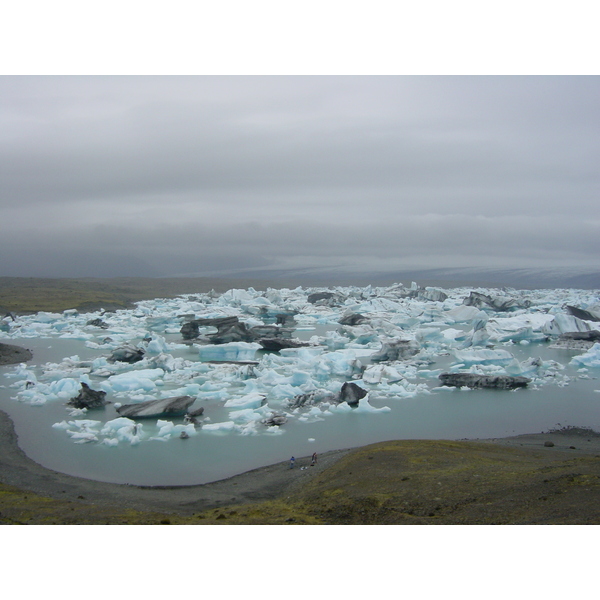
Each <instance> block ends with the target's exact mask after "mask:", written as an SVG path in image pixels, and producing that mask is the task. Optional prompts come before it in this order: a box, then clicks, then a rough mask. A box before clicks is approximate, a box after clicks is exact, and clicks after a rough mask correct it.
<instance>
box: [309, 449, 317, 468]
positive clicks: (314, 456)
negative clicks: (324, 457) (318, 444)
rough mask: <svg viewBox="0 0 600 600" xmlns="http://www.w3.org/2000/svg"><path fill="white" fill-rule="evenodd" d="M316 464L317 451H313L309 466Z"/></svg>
mask: <svg viewBox="0 0 600 600" xmlns="http://www.w3.org/2000/svg"><path fill="white" fill-rule="evenodd" d="M316 464H317V453H316V452H313V455H312V458H311V461H310V466H311V467H314V466H315V465H316Z"/></svg>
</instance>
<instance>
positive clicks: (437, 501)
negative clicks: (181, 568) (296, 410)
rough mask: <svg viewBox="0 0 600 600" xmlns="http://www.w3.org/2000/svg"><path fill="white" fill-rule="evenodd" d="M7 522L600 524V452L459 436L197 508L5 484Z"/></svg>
mask: <svg viewBox="0 0 600 600" xmlns="http://www.w3.org/2000/svg"><path fill="white" fill-rule="evenodd" d="M0 513H1V514H0V522H1V523H4V524H11V523H13V524H27V523H28V524H146V525H148V524H157V525H158V524H170V525H192V524H193V525H217V524H221V525H226V524H231V525H261V524H262V525H267V524H269V525H283V524H286V525H292V524H346V525H348V524H351V525H362V524H366V525H394V524H414V525H424V524H437V525H441V524H486V525H488V524H598V523H600V457H597V456H594V455H587V456H581V455H577V456H572V457H571V456H570V455H569V454H568V453H567V452H565V451H554V449H550V448H543V447H540V448H518V447H507V446H502V445H496V444H489V443H477V442H451V441H411V440H402V441H396V442H383V443H380V444H374V445H371V446H367V447H365V448H361V449H358V450H356V451H353V452H351V453H350V454H348V455H347V456H345V457H344V458H342V459H341V460H339V461H338V462H337V463H335V464H334V465H333V466H331V467H329V468H328V469H325V470H323V471H322V472H320V473H319V474H317V475H316V476H315V477H312V478H311V479H310V480H309V481H307V482H305V483H303V484H302V486H300V487H298V488H297V489H295V490H294V491H293V492H291V493H290V492H288V493H287V495H286V496H285V497H281V498H277V499H275V500H271V501H268V502H258V503H253V504H243V505H230V506H222V507H219V508H215V509H211V510H207V511H204V512H201V513H197V514H194V515H191V516H183V515H177V514H173V513H157V512H143V511H132V510H128V511H123V510H120V509H119V508H118V507H98V506H94V505H92V504H89V503H88V502H86V500H85V498H81V499H80V500H78V501H77V502H73V501H62V500H55V499H49V498H42V497H40V496H37V495H35V494H31V493H28V492H25V491H22V490H18V489H16V488H11V487H9V486H0Z"/></svg>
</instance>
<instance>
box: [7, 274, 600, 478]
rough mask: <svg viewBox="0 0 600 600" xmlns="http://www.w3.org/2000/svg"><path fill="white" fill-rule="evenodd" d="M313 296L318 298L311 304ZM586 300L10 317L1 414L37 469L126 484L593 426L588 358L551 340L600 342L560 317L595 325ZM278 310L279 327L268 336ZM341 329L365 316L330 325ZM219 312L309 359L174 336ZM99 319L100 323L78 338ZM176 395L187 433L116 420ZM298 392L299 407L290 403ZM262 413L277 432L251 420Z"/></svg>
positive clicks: (597, 355) (243, 299) (588, 349)
mask: <svg viewBox="0 0 600 600" xmlns="http://www.w3.org/2000/svg"><path fill="white" fill-rule="evenodd" d="M474 290H475V291H476V292H477V293H478V294H480V295H482V297H484V301H482V300H481V298H479V299H478V298H477V297H476V296H473V295H472V294H471V292H473V291H474ZM316 292H325V297H323V298H321V299H320V300H319V299H317V300H315V298H316V296H312V297H311V294H315V293H316ZM309 298H311V300H312V301H309ZM485 298H489V299H495V300H496V303H495V304H494V303H486V301H485ZM598 300H599V298H598V292H597V291H594V290H513V289H503V290H499V289H483V288H455V289H445V290H441V288H436V289H432V288H419V287H418V286H417V285H416V284H413V285H411V286H409V287H405V286H402V285H401V284H396V285H394V286H389V287H381V288H375V287H366V288H358V287H339V288H332V289H328V290H325V289H324V288H296V289H281V290H275V289H269V290H267V291H257V290H254V289H252V288H250V289H248V290H230V291H228V292H226V293H224V294H214V293H213V294H186V295H184V296H181V297H179V298H175V299H155V300H149V301H143V302H139V303H137V305H136V307H135V308H134V309H131V310H119V311H116V312H107V313H104V312H103V311H98V312H96V313H86V314H80V313H78V312H77V311H65V312H64V313H60V314H53V313H37V314H36V315H29V316H19V317H18V318H17V319H16V320H14V321H13V320H12V319H10V318H8V317H7V318H5V319H3V320H2V329H1V330H0V341H2V342H4V343H10V344H16V345H20V346H23V347H26V348H29V349H30V350H32V352H33V360H32V361H30V362H29V363H27V364H22V365H13V366H7V367H0V408H1V409H2V410H4V411H5V412H7V413H8V414H9V415H10V417H11V418H12V420H13V422H14V423H15V429H16V432H17V435H18V437H19V445H20V447H21V448H22V449H23V450H24V451H25V453H26V454H27V455H28V456H29V457H30V458H32V459H33V460H35V461H36V462H38V463H40V464H42V465H43V466H45V467H48V468H51V469H54V470H56V471H60V472H64V473H68V474H71V475H76V476H81V477H86V478H90V479H96V480H100V481H107V482H115V483H129V484H135V485H191V484H198V483H206V482H210V481H215V480H218V479H223V478H225V477H229V476H231V475H235V474H237V473H241V472H244V471H248V470H250V469H253V468H257V467H261V466H264V465H267V464H272V463H275V462H279V461H286V460H288V459H289V458H290V457H291V456H292V455H294V456H296V457H297V458H298V457H302V456H310V455H311V454H312V453H313V452H317V453H321V452H326V451H328V450H335V449H339V448H349V447H354V446H362V445H365V444H369V443H373V442H378V441H384V440H389V439H477V438H480V439H483V438H492V437H505V436H512V435H518V434H524V433H537V432H541V431H547V430H549V429H551V428H555V427H568V426H577V427H589V428H592V429H596V430H600V411H599V408H600V382H599V381H598V379H597V377H598V374H599V373H600V344H594V343H592V342H590V343H587V344H585V343H583V344H580V345H579V346H577V345H576V344H575V346H577V347H574V346H573V345H571V346H569V345H568V344H564V343H562V344H561V340H562V337H561V336H563V335H564V334H565V333H568V332H586V331H594V330H600V322H599V321H595V320H593V319H584V318H578V317H576V316H574V314H573V312H574V311H573V309H571V308H569V307H576V308H579V309H581V310H587V311H588V316H590V315H591V316H593V315H594V314H595V311H596V310H597V305H598ZM499 307H500V309H499ZM575 312H576V311H575ZM282 314H284V315H287V318H286V320H285V323H284V324H283V325H277V319H278V315H279V316H281V315H282ZM351 315H361V316H362V317H363V319H360V321H361V322H360V323H358V324H356V325H341V324H340V323H339V321H340V320H341V319H343V318H344V317H348V316H351ZM233 316H235V317H237V318H238V320H239V322H240V323H243V324H244V326H245V327H246V329H247V330H250V331H251V330H252V328H253V327H258V328H260V327H262V326H267V325H269V326H271V327H276V328H279V329H287V330H288V333H287V335H289V337H290V339H292V340H297V341H299V342H304V343H305V344H307V345H306V346H300V347H297V348H284V349H282V350H279V351H266V350H263V349H262V348H261V346H260V344H259V343H257V342H256V341H250V342H249V341H239V342H226V343H220V344H214V343H211V336H214V335H215V332H216V329H215V328H214V327H200V330H199V336H198V337H197V338H195V339H191V340H184V339H183V337H182V334H181V328H182V326H183V325H184V323H189V322H190V321H193V320H194V319H210V318H222V317H233ZM580 316H581V315H580ZM584 316H586V315H584ZM96 319H100V320H101V322H102V327H99V326H98V325H93V324H91V322H93V321H94V320H96ZM96 322H97V323H98V322H99V321H96ZM398 340H403V341H406V342H410V347H411V351H410V352H408V353H407V355H405V356H399V357H396V358H392V359H389V358H388V359H383V360H382V359H381V351H382V349H383V348H385V347H386V345H388V346H389V344H393V343H394V342H397V341H398ZM124 345H128V346H131V347H135V348H138V349H141V350H143V353H144V355H143V358H142V360H140V361H138V362H135V363H131V364H130V363H124V362H119V361H116V362H110V361H109V360H107V358H109V357H110V355H111V353H112V352H114V351H115V350H116V349H118V348H121V347H123V346H124ZM378 357H379V358H378ZM374 359H375V360H374ZM442 372H469V373H478V374H492V375H498V374H504V375H511V376H525V377H527V378H529V379H530V383H529V385H528V386H527V387H526V388H522V389H517V390H497V389H468V388H451V387H444V386H441V384H440V381H439V379H438V376H439V374H441V373H442ZM81 382H86V383H88V385H90V387H92V388H93V389H96V390H103V391H106V393H107V396H106V398H107V400H109V401H110V404H108V405H107V406H106V407H105V408H102V409H93V410H77V409H73V408H71V407H69V406H67V405H66V402H67V401H68V400H69V399H70V398H72V397H74V396H76V395H77V393H78V390H79V389H80V386H81ZM344 382H354V383H355V384H357V385H358V386H360V387H361V388H362V389H364V390H365V391H366V392H367V395H366V396H365V397H364V398H362V399H360V401H359V402H358V404H357V405H354V406H350V405H349V404H348V403H347V402H344V401H341V402H339V398H337V395H338V394H339V390H340V388H341V385H342V384H343V383H344ZM183 394H185V395H190V396H193V397H194V398H195V402H194V404H193V407H192V408H194V409H195V408H199V407H204V409H205V410H204V413H203V415H202V417H201V418H200V419H199V423H198V424H197V426H194V425H193V424H190V423H186V422H185V421H184V419H183V418H170V419H166V418H162V419H161V418H155V419H144V420H140V421H139V422H138V423H137V426H136V423H135V422H134V421H132V420H129V419H124V418H123V417H120V416H119V414H118V413H117V410H116V408H117V407H118V406H120V405H122V404H131V403H141V402H144V401H147V400H152V399H157V398H166V397H170V396H177V395H183ZM300 396H305V397H309V398H311V400H309V401H308V402H306V403H305V404H303V405H301V406H296V405H295V402H294V400H295V399H297V398H298V397H300ZM336 398H337V400H336ZM273 415H279V416H282V417H284V418H285V422H284V423H283V424H282V425H280V426H276V425H271V426H269V425H267V424H265V421H268V418H269V417H270V416H273ZM182 432H185V433H186V434H187V435H188V437H187V438H186V439H182V438H181V433H182ZM298 465H299V466H302V465H301V461H299V462H298Z"/></svg>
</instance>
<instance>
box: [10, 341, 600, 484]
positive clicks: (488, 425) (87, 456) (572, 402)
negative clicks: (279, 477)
mask: <svg viewBox="0 0 600 600" xmlns="http://www.w3.org/2000/svg"><path fill="white" fill-rule="evenodd" d="M314 333H315V332H314V331H313V332H310V331H309V332H303V333H302V336H308V337H310V335H314ZM320 334H322V333H320ZM10 343H13V344H17V345H21V346H24V347H27V348H30V349H31V350H32V351H33V352H34V359H33V361H32V362H31V363H30V365H36V367H35V368H34V370H37V371H38V372H41V370H40V369H39V366H40V365H42V364H44V363H46V362H59V361H60V360H61V359H62V358H63V357H66V356H72V355H75V354H76V355H78V356H79V358H80V359H81V360H87V359H91V358H94V357H98V356H102V355H105V354H106V351H102V350H94V349H90V348H87V347H86V346H85V344H84V343H83V342H81V341H77V340H68V339H56V338H53V339H41V338H33V339H31V338H30V339H22V340H18V339H15V340H10ZM510 350H511V352H512V353H513V354H514V355H515V357H517V358H518V359H519V360H524V359H525V358H527V357H528V356H540V357H541V358H543V359H544V360H555V361H557V362H560V363H561V364H563V365H567V366H566V368H565V370H564V371H562V372H561V375H567V376H568V377H569V378H570V380H569V381H568V385H563V384H561V385H557V384H556V383H549V384H547V385H544V386H541V387H540V388H539V389H522V390H519V391H516V392H510V391H497V390H471V391H466V390H453V391H438V392H434V393H425V392H424V393H419V394H417V395H416V396H415V397H412V398H404V399H399V398H382V397H377V398H376V399H373V400H372V401H371V403H372V404H373V405H374V406H376V407H381V406H388V407H389V408H390V409H391V410H390V411H389V412H377V413H359V412H357V411H350V412H348V413H335V414H332V415H327V416H324V417H323V420H320V421H315V422H303V421H300V420H297V419H290V420H289V421H288V422H287V423H286V424H285V425H284V426H283V427H282V428H280V429H277V428H270V430H271V431H272V432H271V433H267V432H266V428H265V432H264V433H263V432H261V433H260V434H258V435H239V434H236V433H231V432H208V431H203V430H202V429H200V430H198V434H197V435H195V436H191V437H190V438H189V439H186V440H181V439H179V438H174V439H170V440H169V441H167V442H161V441H144V442H142V443H140V444H139V445H136V446H131V445H129V444H119V445H118V446H114V447H109V446H105V445H102V444H94V443H92V444H75V443H74V442H73V440H72V439H71V438H70V437H68V436H67V435H65V432H64V431H63V430H60V429H55V428H52V424H53V423H57V422H60V421H63V420H69V419H71V418H73V417H69V416H68V412H67V410H66V408H65V406H64V403H63V401H48V402H47V403H46V404H43V405H40V406H31V405H29V404H25V403H22V402H18V401H16V400H14V399H12V398H11V397H13V396H15V394H16V390H15V389H14V388H10V387H9V386H10V384H11V382H12V380H11V379H9V378H6V377H4V376H3V374H4V373H9V372H11V371H12V369H13V367H1V368H0V385H2V386H3V387H0V408H2V410H4V411H5V412H7V413H8V414H9V415H10V416H11V418H12V419H13V421H14V423H15V428H16V431H17V435H18V437H19V445H20V447H21V448H22V449H23V450H24V451H25V453H26V454H27V455H28V456H29V457H30V458H32V459H33V460H35V461H36V462H38V463H40V464H42V465H43V466H45V467H48V468H51V469H54V470H56V471H61V472H64V473H68V474H71V475H76V476H81V477H87V478H90V479H96V480H100V481H108V482H116V483H130V484H136V485H187V484H198V483H206V482H209V481H215V480H218V479H222V478H225V477H229V476H231V475H235V474H237V473H241V472H244V471H247V470H249V469H253V468H257V467H260V466H264V465H267V464H272V463H275V462H279V461H284V460H288V459H289V457H290V456H292V455H294V456H296V458H298V457H302V456H310V455H311V454H312V453H313V452H315V451H316V452H318V453H320V452H326V451H328V450H335V449H340V448H349V447H353V446H362V445H365V444H370V443H373V442H378V441H384V440H389V439H463V438H470V439H476V438H490V437H504V436H511V435H518V434H523V433H536V432H541V431H547V430H548V429H549V428H552V427H555V426H568V425H573V426H581V427H591V428H594V429H597V430H598V429H600V411H599V408H600V393H598V392H597V391H596V390H600V381H598V379H597V378H596V377H597V375H598V374H597V373H596V372H595V371H594V369H590V370H589V371H588V376H589V378H582V374H581V373H578V372H577V371H576V370H575V369H573V368H571V367H569V366H568V362H569V360H570V359H571V358H572V356H574V355H575V354H580V353H581V352H573V351H566V350H556V349H551V348H549V347H548V346H547V345H544V344H530V345H528V346H512V347H511V348H510ZM177 353H179V354H181V355H183V356H185V358H187V359H189V360H192V359H193V357H194V356H197V352H196V353H194V351H193V349H184V350H178V351H177V352H174V353H173V354H174V355H177ZM449 362H450V361H449V358H448V357H445V356H441V357H439V358H438V359H437V362H436V363H435V364H432V365H429V367H428V368H429V369H431V370H435V369H444V368H446V367H447V365H448V364H449ZM31 368H33V367H31ZM413 382H414V383H426V384H427V386H428V388H429V389H432V388H434V387H436V386H437V380H436V379H435V378H434V379H425V378H419V377H417V378H416V379H414V380H413ZM563 383H564V382H563ZM109 399H110V397H109ZM206 410H207V412H208V410H209V407H207V409H206ZM210 410H211V412H210V414H211V417H212V421H213V422H219V421H222V420H226V419H227V416H226V415H227V413H228V411H227V410H226V409H224V408H223V407H222V403H218V402H216V403H214V404H213V405H212V406H210ZM117 416H118V415H117V413H116V411H115V409H114V407H113V406H110V405H109V406H108V407H106V408H105V409H101V410H98V411H89V412H88V413H87V415H86V416H85V417H77V418H82V419H83V418H85V419H96V420H100V421H108V420H110V419H113V418H116V417H117ZM174 422H175V423H179V422H182V421H178V420H174ZM144 427H145V428H148V429H152V427H153V425H152V423H150V424H144ZM273 432H275V433H273ZM298 464H299V465H301V464H302V462H301V461H299V462H298Z"/></svg>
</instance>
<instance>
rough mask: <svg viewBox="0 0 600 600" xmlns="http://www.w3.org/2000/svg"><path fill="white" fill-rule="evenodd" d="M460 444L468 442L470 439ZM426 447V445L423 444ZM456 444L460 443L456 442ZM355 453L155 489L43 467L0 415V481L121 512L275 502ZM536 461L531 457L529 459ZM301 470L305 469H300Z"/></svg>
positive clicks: (582, 452)
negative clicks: (29, 454) (101, 480)
mask: <svg viewBox="0 0 600 600" xmlns="http://www.w3.org/2000/svg"><path fill="white" fill-rule="evenodd" d="M461 441H464V442H465V444H468V443H469V441H467V440H461ZM473 441H476V442H480V443H484V444H491V445H494V446H511V447H513V448H522V449H523V452H524V454H528V453H531V450H533V449H537V450H542V449H543V450H547V452H549V453H550V452H551V453H556V454H557V456H558V455H561V456H564V454H565V453H569V455H570V456H572V457H573V458H576V457H578V456H581V457H583V456H590V455H596V456H598V455H600V434H597V433H595V432H591V431H589V430H577V429H571V430H565V431H556V432H549V433H536V434H528V435H520V436H515V437H510V438H497V439H491V440H471V442H473ZM427 443H431V441H428V442H427ZM459 443H460V442H459ZM355 450H358V449H344V450H335V451H331V452H327V453H324V454H321V455H319V460H318V464H317V465H316V466H315V467H310V466H309V465H310V457H299V458H298V459H297V461H296V466H295V468H294V469H290V468H289V463H288V462H287V461H285V462H280V463H276V464H273V465H268V466H265V467H261V468H259V469H254V470H252V471H248V472H246V473H242V474H240V475H236V476H234V477H230V478H228V479H224V480H221V481H215V482H212V483H207V484H203V485H194V486H164V487H161V486H154V487H142V486H134V485H124V484H113V483H104V482H99V481H92V480H89V479H83V478H79V477H73V476H71V475H66V474H64V473H59V472H56V471H52V470H50V469H46V468H45V467H42V466H41V465H39V464H37V463H36V462H34V461H33V460H31V459H30V458H28V457H27V456H26V455H25V454H24V453H23V451H22V450H21V449H20V448H19V446H18V439H17V435H16V433H15V430H14V427H13V423H12V421H11V419H10V417H9V416H8V415H7V414H6V413H4V412H2V411H0V481H1V482H2V483H4V484H7V485H10V486H15V487H16V488H19V489H21V490H27V491H31V492H34V493H36V494H39V495H41V496H44V497H49V498H55V499H60V500H68V501H75V502H78V503H87V504H92V505H94V506H119V507H121V508H122V509H124V510H128V509H133V510H140V511H157V512H163V513H174V514H179V515H192V514H194V513H198V512H201V511H205V510H209V509H212V508H219V507H226V506H229V505H234V504H235V505H243V504H247V503H253V502H260V501H264V500H274V499H277V498H282V497H285V496H286V495H287V494H290V493H294V492H297V491H299V490H301V489H302V488H303V487H304V486H305V485H307V484H310V482H311V480H312V479H313V478H314V477H315V476H317V475H319V474H321V473H323V472H324V471H325V470H326V469H328V468H329V467H332V466H333V465H335V464H336V463H337V462H338V461H339V460H340V459H342V458H344V457H346V456H349V455H351V454H352V453H353V452H354V451H355ZM533 460H534V461H535V459H533ZM302 467H306V468H302Z"/></svg>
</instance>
